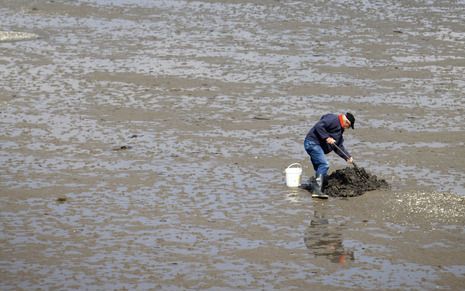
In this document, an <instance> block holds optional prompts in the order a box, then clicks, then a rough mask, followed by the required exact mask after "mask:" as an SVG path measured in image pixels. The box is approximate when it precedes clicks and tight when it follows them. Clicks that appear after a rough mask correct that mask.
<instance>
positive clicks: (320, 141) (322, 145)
mask: <svg viewBox="0 0 465 291" xmlns="http://www.w3.org/2000/svg"><path fill="white" fill-rule="evenodd" d="M354 123H355V117H354V116H353V115H352V113H350V112H347V113H346V114H339V115H336V114H331V113H330V114H325V115H323V116H322V117H321V119H320V120H319V121H318V122H317V123H316V124H315V125H314V126H313V127H312V128H311V129H310V131H309V132H308V134H307V136H306V137H305V141H304V146H305V151H306V152H307V153H308V154H309V155H310V160H311V162H312V165H313V168H314V169H315V180H316V185H315V186H314V187H313V189H314V190H313V192H314V195H313V197H319V198H328V196H327V195H325V194H323V182H324V178H325V176H326V174H327V173H328V170H329V163H328V160H327V159H326V156H325V155H326V154H328V153H330V152H331V151H333V150H334V152H335V153H336V154H338V155H339V156H340V157H341V158H343V159H344V160H346V161H347V162H348V163H353V161H354V160H353V158H352V156H351V155H350V154H349V152H348V151H347V150H346V149H345V148H344V138H343V136H342V135H343V134H344V130H345V129H348V128H349V127H352V129H354Z"/></svg>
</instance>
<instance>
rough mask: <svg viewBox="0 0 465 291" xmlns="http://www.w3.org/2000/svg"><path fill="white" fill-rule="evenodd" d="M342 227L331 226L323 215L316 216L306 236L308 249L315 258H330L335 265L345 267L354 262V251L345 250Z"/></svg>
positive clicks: (305, 240)
mask: <svg viewBox="0 0 465 291" xmlns="http://www.w3.org/2000/svg"><path fill="white" fill-rule="evenodd" d="M340 228H341V227H340V226H339V225H337V224H330V223H329V220H328V219H327V218H325V217H324V215H322V214H318V213H317V212H316V211H315V214H314V216H313V218H312V220H311V221H310V224H309V226H308V227H307V229H306V231H305V235H304V242H305V245H306V247H307V248H308V249H309V250H311V251H312V253H313V254H314V255H315V256H317V257H318V256H322V257H326V258H328V259H329V260H330V261H331V262H333V263H339V264H341V265H344V264H345V263H346V261H347V260H351V261H353V260H354V253H353V251H348V250H346V249H344V245H343V243H342V241H343V239H342V234H341V229H340Z"/></svg>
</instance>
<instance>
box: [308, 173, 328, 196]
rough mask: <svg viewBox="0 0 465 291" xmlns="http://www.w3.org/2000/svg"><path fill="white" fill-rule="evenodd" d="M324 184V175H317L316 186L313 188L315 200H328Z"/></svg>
mask: <svg viewBox="0 0 465 291" xmlns="http://www.w3.org/2000/svg"><path fill="white" fill-rule="evenodd" d="M323 183H324V176H323V175H322V174H316V176H315V184H314V186H313V195H312V197H313V198H323V199H328V197H329V196H328V195H326V194H324V193H323Z"/></svg>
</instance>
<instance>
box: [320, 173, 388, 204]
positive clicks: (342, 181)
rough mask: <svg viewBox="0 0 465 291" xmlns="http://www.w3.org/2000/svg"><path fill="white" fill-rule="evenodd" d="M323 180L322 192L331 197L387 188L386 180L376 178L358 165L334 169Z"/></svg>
mask: <svg viewBox="0 0 465 291" xmlns="http://www.w3.org/2000/svg"><path fill="white" fill-rule="evenodd" d="M325 180H326V181H325V183H324V185H323V193H325V194H326V195H328V196H332V197H354V196H360V195H362V194H363V193H365V192H367V191H372V190H377V189H388V188H389V184H388V182H386V180H384V179H378V177H376V175H372V174H370V173H368V172H367V171H366V170H365V169H364V168H360V167H347V168H344V169H341V170H336V171H335V172H333V173H331V175H329V176H328V177H327V178H326V179H325Z"/></svg>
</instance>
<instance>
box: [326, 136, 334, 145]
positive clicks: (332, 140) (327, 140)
mask: <svg viewBox="0 0 465 291" xmlns="http://www.w3.org/2000/svg"><path fill="white" fill-rule="evenodd" d="M326 142H327V143H328V144H334V143H335V142H336V141H335V140H334V138H332V137H328V138H327V139H326Z"/></svg>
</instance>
